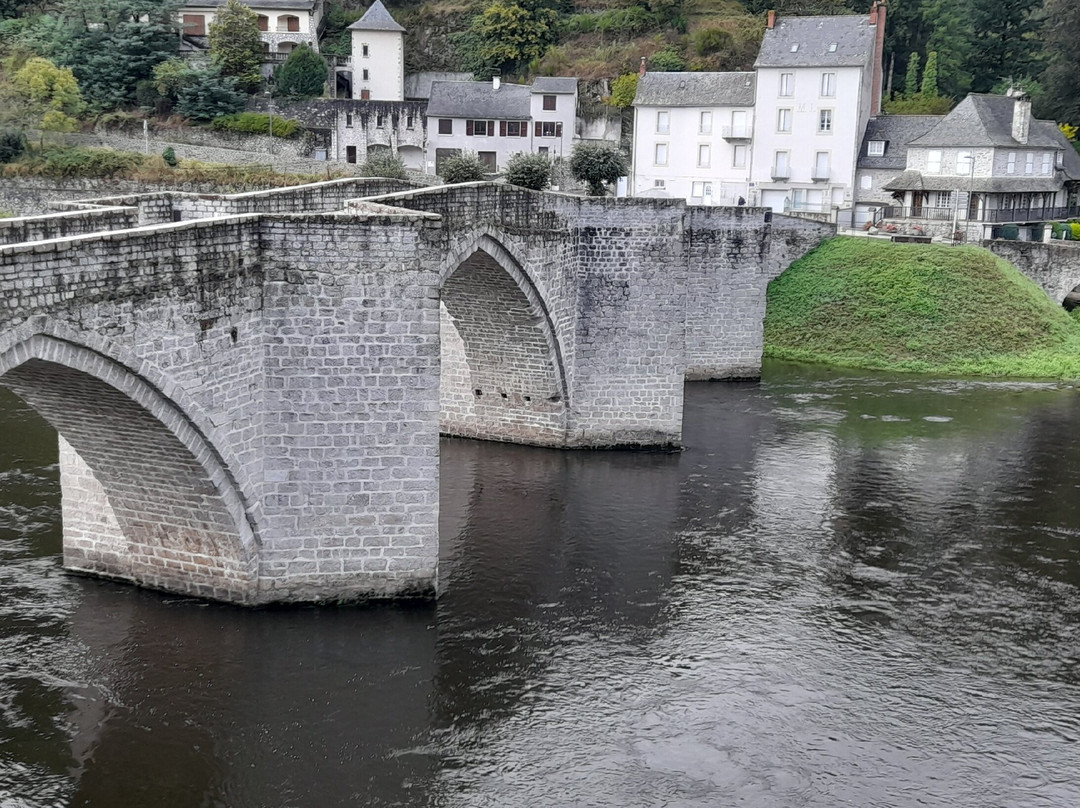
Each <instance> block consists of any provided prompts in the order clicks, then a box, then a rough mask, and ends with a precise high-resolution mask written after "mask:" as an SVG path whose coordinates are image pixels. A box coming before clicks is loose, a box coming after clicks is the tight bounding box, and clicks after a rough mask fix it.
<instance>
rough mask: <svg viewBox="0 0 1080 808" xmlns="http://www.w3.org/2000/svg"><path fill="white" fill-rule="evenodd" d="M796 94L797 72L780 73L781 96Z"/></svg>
mask: <svg viewBox="0 0 1080 808" xmlns="http://www.w3.org/2000/svg"><path fill="white" fill-rule="evenodd" d="M793 95H795V74H794V73H781V74H780V97H781V98H790V97H791V96H793Z"/></svg>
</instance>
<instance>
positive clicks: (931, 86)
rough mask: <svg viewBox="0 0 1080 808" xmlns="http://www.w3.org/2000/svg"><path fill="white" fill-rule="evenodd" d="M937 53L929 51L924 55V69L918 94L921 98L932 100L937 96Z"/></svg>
mask: <svg viewBox="0 0 1080 808" xmlns="http://www.w3.org/2000/svg"><path fill="white" fill-rule="evenodd" d="M937 63H938V58H937V51H930V53H928V54H927V55H926V67H925V68H923V74H922V84H921V85H919V94H920V95H921V96H922V97H923V98H934V97H935V96H936V95H937V94H938V91H937Z"/></svg>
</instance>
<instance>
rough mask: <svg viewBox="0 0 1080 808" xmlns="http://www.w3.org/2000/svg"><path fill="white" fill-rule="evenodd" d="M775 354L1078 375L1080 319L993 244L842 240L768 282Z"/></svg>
mask: <svg viewBox="0 0 1080 808" xmlns="http://www.w3.org/2000/svg"><path fill="white" fill-rule="evenodd" d="M765 355H766V356H768V357H773V358H777V359H788V360H794V361H803V362H818V363H827V364H832V365H842V366H848V367H860V368H871V369H879V370H899V371H914V372H928V373H946V374H957V375H989V376H1017V377H1027V378H1070V379H1072V378H1080V322H1078V321H1076V320H1074V319H1073V318H1072V317H1071V316H1070V315H1069V314H1068V313H1066V312H1065V310H1064V309H1063V308H1061V307H1060V306H1058V305H1055V304H1054V303H1053V301H1051V300H1050V299H1049V298H1048V297H1047V296H1046V293H1045V292H1043V291H1042V290H1041V289H1040V288H1039V287H1037V286H1036V285H1035V284H1034V283H1033V282H1032V281H1030V280H1029V279H1028V278H1026V277H1025V276H1024V275H1022V274H1021V273H1020V272H1019V271H1018V270H1017V269H1016V268H1015V267H1013V266H1012V265H1011V264H1009V263H1008V262H1006V261H1003V260H1002V259H1000V258H998V257H996V256H995V255H993V254H992V253H990V252H989V251H988V250H984V249H982V248H979V247H951V246H944V245H929V244H893V243H891V242H887V241H881V240H868V239H858V238H835V239H832V240H830V241H828V242H826V243H825V244H823V245H822V246H820V247H819V248H818V249H816V250H814V251H813V252H811V253H809V254H808V255H806V256H805V257H804V258H802V259H800V260H799V261H797V262H795V263H794V264H792V266H791V268H790V269H788V270H787V272H785V273H784V274H783V275H781V276H780V277H779V278H777V279H776V280H774V281H773V282H772V283H771V284H770V285H769V290H768V311H767V314H766V317H765Z"/></svg>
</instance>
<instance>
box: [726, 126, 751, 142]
mask: <svg viewBox="0 0 1080 808" xmlns="http://www.w3.org/2000/svg"><path fill="white" fill-rule="evenodd" d="M753 135H754V130H753V127H750V126H725V127H724V128H723V129H722V130H721V132H720V136H721V137H723V138H724V140H750V138H751V137H753Z"/></svg>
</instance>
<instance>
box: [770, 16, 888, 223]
mask: <svg viewBox="0 0 1080 808" xmlns="http://www.w3.org/2000/svg"><path fill="white" fill-rule="evenodd" d="M884 34H885V6H884V5H883V4H882V5H880V6H879V4H878V2H877V0H875V3H874V7H873V9H872V10H871V12H870V15H869V17H866V16H862V15H859V16H854V15H852V16H843V17H784V18H781V19H777V18H776V15H775V14H774V13H773V12H769V19H768V27H767V28H766V30H765V36H764V38H763V39H762V43H761V51H760V53H759V54H758V58H757V61H756V62H755V64H754V67H755V69H756V71H757V93H756V98H755V104H754V109H755V118H756V121H755V126H754V140H753V161H752V168H751V182H752V183H753V202H755V203H756V204H760V205H763V206H766V207H771V208H772V209H773V210H774V211H777V212H784V211H802V212H812V213H823V214H829V215H830V216H831V215H833V214H834V212H835V210H836V209H838V208H841V207H850V206H851V205H852V203H853V201H854V189H855V162H856V157H857V156H858V153H859V148H860V146H861V144H862V141H863V134H864V132H865V130H866V125H867V122H868V121H869V119H870V117H871V115H873V114H876V113H877V112H878V111H879V108H880V103H881V50H882V46H883V42H884Z"/></svg>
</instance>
